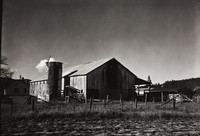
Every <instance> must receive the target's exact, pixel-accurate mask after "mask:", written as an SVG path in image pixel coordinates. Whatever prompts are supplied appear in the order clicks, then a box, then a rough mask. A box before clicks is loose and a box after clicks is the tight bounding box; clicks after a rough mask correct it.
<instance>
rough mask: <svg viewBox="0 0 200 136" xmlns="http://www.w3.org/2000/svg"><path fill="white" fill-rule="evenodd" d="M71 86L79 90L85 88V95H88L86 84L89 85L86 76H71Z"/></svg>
mask: <svg viewBox="0 0 200 136" xmlns="http://www.w3.org/2000/svg"><path fill="white" fill-rule="evenodd" d="M70 86H72V87H74V88H77V89H79V90H83V94H84V97H86V95H87V93H86V86H87V78H86V76H75V77H70Z"/></svg>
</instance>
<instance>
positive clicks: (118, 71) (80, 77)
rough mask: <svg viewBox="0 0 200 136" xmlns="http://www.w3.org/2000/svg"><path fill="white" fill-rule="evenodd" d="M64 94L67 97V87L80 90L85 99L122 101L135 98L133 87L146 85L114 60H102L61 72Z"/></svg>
mask: <svg viewBox="0 0 200 136" xmlns="http://www.w3.org/2000/svg"><path fill="white" fill-rule="evenodd" d="M63 78H64V92H65V93H64V94H65V96H67V95H68V91H69V90H68V89H67V87H69V86H71V87H74V88H77V89H78V90H80V92H81V93H82V94H83V95H84V97H85V99H88V98H90V97H94V98H96V99H100V100H102V99H105V98H106V97H107V96H108V97H109V99H119V97H120V94H121V95H122V96H123V99H125V100H128V99H132V98H134V97H135V96H136V93H135V85H139V84H146V83H148V82H147V81H145V80H142V79H140V78H138V77H137V76H136V75H135V74H133V73H132V72H131V71H130V70H129V69H127V68H126V67H125V66H123V65H122V64H121V63H120V62H119V61H117V60H116V59H115V58H111V59H102V60H99V61H93V62H88V63H84V64H81V65H77V66H72V67H69V68H67V69H65V70H64V71H63Z"/></svg>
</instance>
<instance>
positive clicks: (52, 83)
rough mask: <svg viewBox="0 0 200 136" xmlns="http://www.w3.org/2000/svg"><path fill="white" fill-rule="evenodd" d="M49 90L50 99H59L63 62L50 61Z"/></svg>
mask: <svg viewBox="0 0 200 136" xmlns="http://www.w3.org/2000/svg"><path fill="white" fill-rule="evenodd" d="M47 65H48V67H49V72H48V81H47V84H48V91H49V95H50V101H52V100H55V99H59V98H60V97H61V83H62V63H61V62H48V64H47Z"/></svg>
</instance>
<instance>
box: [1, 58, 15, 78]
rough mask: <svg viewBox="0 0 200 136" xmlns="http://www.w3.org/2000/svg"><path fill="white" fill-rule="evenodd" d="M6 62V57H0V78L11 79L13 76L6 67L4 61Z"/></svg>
mask: <svg viewBox="0 0 200 136" xmlns="http://www.w3.org/2000/svg"><path fill="white" fill-rule="evenodd" d="M7 60H8V58H7V57H5V56H1V63H0V64H1V68H0V70H1V75H0V77H2V78H11V77H12V76H13V74H14V72H13V71H12V70H11V69H10V67H8V64H7V63H6V61H7Z"/></svg>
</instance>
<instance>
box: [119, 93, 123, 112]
mask: <svg viewBox="0 0 200 136" xmlns="http://www.w3.org/2000/svg"><path fill="white" fill-rule="evenodd" d="M120 105H121V109H123V98H122V95H121V94H120Z"/></svg>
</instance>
